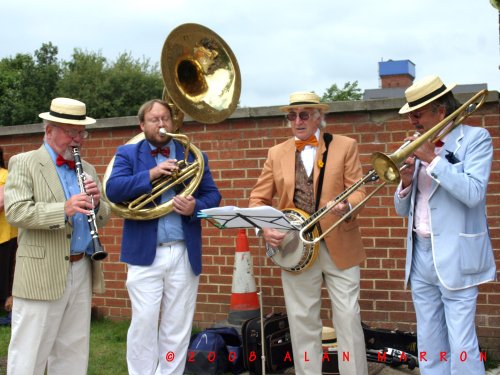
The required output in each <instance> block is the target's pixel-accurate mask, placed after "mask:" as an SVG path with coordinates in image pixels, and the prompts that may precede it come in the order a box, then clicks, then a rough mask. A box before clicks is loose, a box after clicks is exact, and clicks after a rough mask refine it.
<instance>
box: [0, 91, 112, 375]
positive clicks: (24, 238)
mask: <svg viewBox="0 0 500 375" xmlns="http://www.w3.org/2000/svg"><path fill="white" fill-rule="evenodd" d="M40 117H41V118H42V119H44V128H45V137H44V143H43V144H42V146H41V147H40V148H39V149H38V150H34V151H29V152H24V153H21V154H18V155H15V156H13V157H12V158H11V159H10V163H9V166H10V168H9V169H10V173H9V176H8V177H7V183H6V185H5V213H6V216H7V220H8V221H9V222H10V224H12V225H14V226H16V227H18V228H19V235H18V240H19V244H18V250H17V261H16V269H15V272H14V285H13V291H12V294H13V296H14V302H13V310H12V335H11V341H10V345H9V353H8V363H7V372H8V373H9V374H13V375H16V374H43V373H44V371H45V369H46V368H47V370H48V374H49V375H51V374H81V375H85V374H86V373H87V364H88V355H89V336H90V310H91V297H92V289H93V288H94V291H95V292H101V293H102V292H104V282H103V275H102V269H101V264H100V262H95V261H92V260H91V258H90V257H89V255H91V254H92V252H93V251H94V248H93V242H92V240H91V234H90V230H89V223H88V216H89V215H90V216H91V217H93V216H95V222H96V225H98V226H102V225H104V224H105V223H106V221H107V220H108V217H109V213H110V210H109V205H108V204H107V203H106V202H105V201H104V200H102V201H101V200H100V190H101V186H100V183H99V180H98V178H97V174H96V171H95V169H94V167H92V166H91V165H90V164H88V163H87V162H85V161H83V162H82V163H83V170H84V173H85V176H86V177H85V178H80V182H82V180H83V184H84V188H85V189H81V188H80V185H79V181H78V177H77V173H76V171H75V168H74V160H73V159H74V158H73V152H72V150H73V148H74V147H78V148H79V147H80V146H81V144H82V141H83V139H84V138H87V136H88V132H87V131H86V130H85V125H87V124H93V123H94V122H95V120H94V119H92V118H90V117H87V116H86V108H85V104H84V103H82V102H80V101H77V100H73V99H68V98H56V99H54V100H52V104H51V107H50V112H45V113H41V114H40ZM81 190H82V191H81ZM83 190H84V191H83ZM91 197H93V200H92V198H91ZM92 203H94V205H95V206H94V207H93V206H92ZM92 209H93V210H94V212H93V213H92ZM92 284H93V285H92ZM92 287H93V288H92Z"/></svg>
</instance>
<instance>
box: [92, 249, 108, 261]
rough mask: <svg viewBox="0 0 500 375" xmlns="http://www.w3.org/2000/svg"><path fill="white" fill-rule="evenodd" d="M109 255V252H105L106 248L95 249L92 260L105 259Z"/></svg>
mask: <svg viewBox="0 0 500 375" xmlns="http://www.w3.org/2000/svg"><path fill="white" fill-rule="evenodd" d="M107 257H108V253H107V252H105V251H104V250H99V251H95V252H94V253H93V254H92V256H91V258H92V260H104V259H106V258H107Z"/></svg>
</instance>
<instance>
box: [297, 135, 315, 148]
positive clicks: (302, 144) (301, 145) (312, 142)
mask: <svg viewBox="0 0 500 375" xmlns="http://www.w3.org/2000/svg"><path fill="white" fill-rule="evenodd" d="M307 145H309V146H313V147H318V140H317V139H316V137H315V136H314V135H311V136H310V137H309V138H308V139H306V140H305V141H303V140H301V139H298V140H295V147H297V150H298V151H299V152H300V151H302V150H303V149H304V147H306V146H307Z"/></svg>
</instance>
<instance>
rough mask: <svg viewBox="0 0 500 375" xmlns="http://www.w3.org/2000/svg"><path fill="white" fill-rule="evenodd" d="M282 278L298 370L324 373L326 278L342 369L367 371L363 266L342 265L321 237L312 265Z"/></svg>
mask: <svg viewBox="0 0 500 375" xmlns="http://www.w3.org/2000/svg"><path fill="white" fill-rule="evenodd" d="M281 279H282V282H283V290H284V295H285V303H286V310H287V316H288V322H289V324H290V334H291V337H292V347H293V361H294V367H295V373H296V374H298V375H318V374H321V368H322V359H323V349H322V345H321V331H322V327H323V324H322V321H321V316H320V309H321V287H322V285H323V281H324V284H325V286H326V289H327V291H328V294H329V296H330V299H331V303H332V312H333V326H334V328H335V332H336V334H337V344H338V351H339V370H340V373H341V374H342V375H348V374H349V375H367V374H368V364H367V361H366V349H365V340H364V334H363V329H362V328H361V317H360V309H359V303H358V298H359V280H360V272H359V267H358V266H356V267H352V268H349V269H346V270H340V269H338V268H337V267H336V266H335V264H334V263H333V261H332V259H331V257H330V254H329V253H328V250H327V248H326V245H325V244H324V242H323V241H321V245H320V253H319V256H318V259H316V261H315V262H314V264H313V265H312V266H311V267H310V268H309V269H307V270H306V271H304V272H302V273H298V274H294V273H289V272H287V271H284V270H283V271H282V272H281ZM344 356H345V357H344Z"/></svg>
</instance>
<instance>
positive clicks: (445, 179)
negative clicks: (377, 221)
mask: <svg viewBox="0 0 500 375" xmlns="http://www.w3.org/2000/svg"><path fill="white" fill-rule="evenodd" d="M453 87H454V85H451V86H445V85H444V84H443V82H442V81H441V79H440V78H439V77H437V76H430V77H426V78H423V79H422V80H420V81H416V82H415V83H414V84H413V85H412V86H411V87H409V88H408V89H407V90H406V92H405V96H406V99H407V103H406V104H405V105H404V106H403V107H402V108H401V110H400V111H399V113H401V114H407V115H408V118H409V120H410V123H411V124H412V125H413V126H414V127H415V129H416V130H417V131H418V132H419V133H421V134H423V133H424V132H426V131H428V130H429V129H430V128H432V127H433V126H434V125H436V124H437V123H439V122H441V121H442V120H444V119H445V118H446V117H447V116H449V115H450V114H451V113H453V112H454V111H455V110H456V109H457V108H459V107H460V103H458V102H457V100H456V99H455V97H454V96H453V94H452V92H451V89H452V88H453ZM451 124H452V123H451V122H450V123H449V124H448V126H447V127H446V130H443V131H441V132H440V133H442V134H443V136H442V137H441V139H439V138H438V140H433V141H431V140H429V141H428V142H424V143H423V145H422V146H421V147H419V148H418V149H417V150H416V151H415V152H414V155H411V156H410V157H409V158H408V159H407V160H406V161H405V162H406V163H407V164H408V167H407V168H405V169H403V170H402V171H401V183H400V185H399V187H398V189H397V191H396V193H395V195H394V200H395V207H396V211H397V213H398V214H399V215H401V216H404V217H407V218H408V235H407V256H406V278H405V286H406V285H407V283H408V282H409V283H410V284H411V290H412V297H413V303H414V306H415V311H416V315H417V339H418V350H419V352H420V361H419V365H420V372H421V374H422V375H426V374H436V375H438V374H439V375H447V374H457V375H458V374H484V364H483V363H482V361H481V357H480V353H479V345H478V340H477V335H476V330H475V324H474V323H475V322H474V316H475V312H476V300H477V295H478V285H479V284H483V283H486V282H488V281H492V280H495V279H496V268H495V261H494V258H493V250H492V246H491V241H490V237H489V229H488V223H487V218H486V188H487V186H488V180H489V176H490V169H491V162H492V158H493V146H492V140H491V137H490V135H489V133H488V131H487V130H486V129H483V128H479V127H472V126H467V125H462V124H460V125H457V126H455V127H454V128H453V126H451ZM448 127H451V128H453V129H452V130H451V131H450V132H449V133H448V134H445V133H444V132H445V131H448V130H450V129H448ZM414 138H415V136H413V137H409V139H414Z"/></svg>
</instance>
